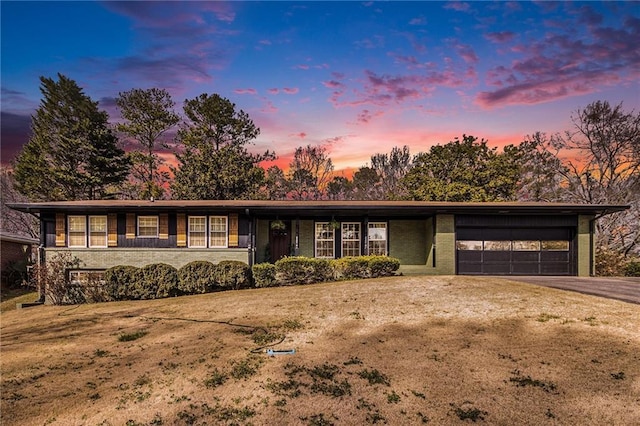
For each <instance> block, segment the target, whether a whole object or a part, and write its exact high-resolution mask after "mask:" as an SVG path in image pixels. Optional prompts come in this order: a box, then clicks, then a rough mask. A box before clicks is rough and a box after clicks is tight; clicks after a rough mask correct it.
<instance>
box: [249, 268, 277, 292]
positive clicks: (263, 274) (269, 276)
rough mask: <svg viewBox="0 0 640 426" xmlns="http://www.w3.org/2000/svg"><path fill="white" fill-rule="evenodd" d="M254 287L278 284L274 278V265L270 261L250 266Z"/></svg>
mask: <svg viewBox="0 0 640 426" xmlns="http://www.w3.org/2000/svg"><path fill="white" fill-rule="evenodd" d="M251 271H252V272H253V280H254V282H255V285H256V287H273V286H276V285H278V281H277V280H276V265H274V264H272V263H258V264H256V265H253V268H251Z"/></svg>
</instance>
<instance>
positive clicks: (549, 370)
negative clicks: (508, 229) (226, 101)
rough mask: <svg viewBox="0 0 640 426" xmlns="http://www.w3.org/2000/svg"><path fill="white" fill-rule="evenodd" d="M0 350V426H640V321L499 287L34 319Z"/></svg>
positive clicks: (6, 326) (165, 305)
mask: <svg viewBox="0 0 640 426" xmlns="http://www.w3.org/2000/svg"><path fill="white" fill-rule="evenodd" d="M267 345H274V346H272V347H273V349H277V350H282V351H284V350H290V349H291V350H292V349H295V353H293V354H281V355H276V356H273V357H270V356H268V355H267V354H266V353H265V352H264V350H265V347H266V346H267ZM0 350H1V357H2V367H1V377H2V395H1V398H2V406H1V413H2V414H1V415H2V419H1V420H2V424H3V425H43V424H53V425H56V424H59V425H71V424H72V425H125V424H126V425H161V424H164V425H173V424H178V425H181V424H183V425H188V424H254V425H262V424H266V425H270V424H273V425H276V424H278V425H279V424H300V425H329V424H337V425H361V424H376V423H377V424H384V423H386V424H393V425H400V424H424V423H428V424H461V423H464V422H470V421H474V422H480V423H481V422H484V423H486V424H531V425H538V424H562V425H571V424H575V425H584V424H610V425H628V424H640V411H639V410H638V409H637V407H638V406H640V305H637V304H629V303H625V302H620V301H615V300H607V299H602V298H598V297H594V296H587V295H582V294H578V293H569V292H563V291H560V290H555V289H550V288H542V287H537V286H534V285H527V284H520V283H515V282H512V281H509V280H506V279H496V278H477V277H460V276H457V277H393V278H383V279H375V280H363V281H350V282H337V283H326V284H314V285H308V286H299V287H283V288H273V289H254V290H243V291H232V292H223V293H213V294H207V295H202V296H189V297H180V298H173V299H164V300H154V301H142V302H118V303H105V304H96V305H81V306H42V307H35V308H29V309H24V310H18V311H9V312H3V313H2V316H1V343H0Z"/></svg>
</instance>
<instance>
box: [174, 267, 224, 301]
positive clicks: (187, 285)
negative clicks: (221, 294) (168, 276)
mask: <svg viewBox="0 0 640 426" xmlns="http://www.w3.org/2000/svg"><path fill="white" fill-rule="evenodd" d="M216 270H217V268H216V265H214V264H213V263H211V262H207V261H205V260H195V261H193V262H190V263H187V264H186V265H184V266H183V267H181V268H180V269H178V290H179V291H180V293H182V294H200V293H208V292H211V291H213V290H214V288H215V285H216V281H215V280H216Z"/></svg>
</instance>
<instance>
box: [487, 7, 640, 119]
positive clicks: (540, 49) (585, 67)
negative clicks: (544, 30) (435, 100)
mask: <svg viewBox="0 0 640 426" xmlns="http://www.w3.org/2000/svg"><path fill="white" fill-rule="evenodd" d="M581 13H582V16H583V19H584V20H585V21H586V22H587V23H589V24H590V25H591V26H590V27H589V28H588V36H585V37H581V38H580V39H577V38H575V37H574V36H573V34H570V33H569V32H567V33H566V34H556V35H552V36H548V37H546V38H545V39H544V40H540V41H538V42H535V43H531V44H528V45H519V46H517V48H514V49H513V50H514V52H516V53H518V54H519V55H520V56H521V58H519V59H517V60H514V61H512V63H511V64H509V65H504V64H502V65H498V66H496V67H494V68H493V69H491V70H489V71H488V72H487V84H488V85H489V86H491V87H492V88H493V90H488V91H483V92H481V93H479V94H478V96H477V97H476V103H477V104H479V105H481V106H482V107H485V108H490V107H496V106H503V105H518V104H525V105H527V104H537V103H542V102H548V101H552V100H554V99H560V98H565V97H569V96H577V95H583V94H586V93H591V92H593V91H595V90H598V88H599V87H602V86H608V85H615V84H620V82H631V83H633V82H634V81H636V82H637V79H638V78H639V76H640V49H638V45H637V40H638V39H640V19H639V18H636V17H627V18H623V25H622V26H621V27H620V28H610V27H595V26H593V25H596V24H597V23H599V22H600V20H599V18H598V16H597V15H594V14H593V13H591V12H588V11H582V12H581Z"/></svg>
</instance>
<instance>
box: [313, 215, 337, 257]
mask: <svg viewBox="0 0 640 426" xmlns="http://www.w3.org/2000/svg"><path fill="white" fill-rule="evenodd" d="M334 242H335V229H334V228H333V227H332V226H331V225H330V224H329V222H318V223H316V257H324V258H330V259H333V258H334V257H335V251H334V247H335V244H334Z"/></svg>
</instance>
